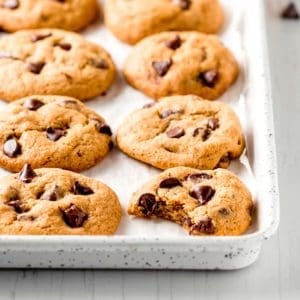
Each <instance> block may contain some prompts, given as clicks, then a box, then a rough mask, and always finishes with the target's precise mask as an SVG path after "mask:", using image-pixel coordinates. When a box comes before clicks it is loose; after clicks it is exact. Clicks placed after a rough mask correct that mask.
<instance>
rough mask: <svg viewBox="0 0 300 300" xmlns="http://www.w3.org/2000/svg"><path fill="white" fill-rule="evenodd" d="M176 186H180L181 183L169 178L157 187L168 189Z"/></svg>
mask: <svg viewBox="0 0 300 300" xmlns="http://www.w3.org/2000/svg"><path fill="white" fill-rule="evenodd" d="M176 186H182V184H181V182H180V181H179V180H178V179H177V178H175V177H169V178H167V179H165V180H163V181H162V182H161V183H160V184H159V187H160V188H163V189H170V188H173V187H176Z"/></svg>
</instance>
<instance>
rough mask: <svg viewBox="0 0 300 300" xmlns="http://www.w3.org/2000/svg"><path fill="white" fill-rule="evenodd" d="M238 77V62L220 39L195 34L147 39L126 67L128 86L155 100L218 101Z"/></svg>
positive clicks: (132, 55) (187, 33) (172, 34)
mask: <svg viewBox="0 0 300 300" xmlns="http://www.w3.org/2000/svg"><path fill="white" fill-rule="evenodd" d="M238 74H239V66H238V63H237V61H236V60H235V58H234V56H233V55H232V53H231V52H230V51H229V50H228V49H227V48H226V47H225V46H224V45H223V44H222V42H221V41H220V40H219V38H218V37H217V36H214V35H206V34H202V33H198V32H191V31H190V32H163V33H159V34H156V35H154V36H150V37H148V38H145V39H144V40H142V41H141V42H140V43H138V44H137V45H136V46H135V47H134V48H133V50H132V51H131V53H130V55H129V57H128V58H127V60H126V62H125V65H124V76H125V78H126V79H127V81H128V83H129V84H131V85H132V86H133V87H134V88H136V89H138V90H140V91H142V92H143V93H145V94H146V95H148V96H150V97H152V98H155V99H158V98H160V97H165V96H171V95H188V94H195V95H198V96H201V97H203V98H205V99H209V100H214V99H217V98H219V97H220V96H221V95H222V94H223V93H224V92H225V91H226V90H227V89H228V88H229V87H230V86H231V85H232V84H233V83H234V82H235V80H236V79H237V77H238Z"/></svg>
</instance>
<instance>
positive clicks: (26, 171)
mask: <svg viewBox="0 0 300 300" xmlns="http://www.w3.org/2000/svg"><path fill="white" fill-rule="evenodd" d="M36 176H37V175H36V173H35V172H34V170H33V169H32V168H31V166H30V165H29V164H25V165H24V167H23V169H22V170H21V172H20V173H19V179H20V180H21V181H23V182H24V183H30V182H31V181H32V180H33V178H34V177H36Z"/></svg>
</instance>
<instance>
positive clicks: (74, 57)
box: [0, 29, 116, 101]
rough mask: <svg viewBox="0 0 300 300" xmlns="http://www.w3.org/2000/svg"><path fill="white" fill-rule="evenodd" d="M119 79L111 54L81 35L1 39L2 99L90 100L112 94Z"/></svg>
mask: <svg viewBox="0 0 300 300" xmlns="http://www.w3.org/2000/svg"><path fill="white" fill-rule="evenodd" d="M115 76H116V69H115V66H114V64H113V62H112V60H111V58H110V56H109V54H108V53H107V52H106V51H105V50H104V49H103V48H101V47H100V46H98V45H96V44H93V43H91V42H88V41H87V40H86V39H84V38H83V37H81V36H80V35H79V34H76V33H71V32H67V31H62V30H55V29H41V30H24V31H19V32H17V33H14V34H11V35H7V36H4V37H2V38H1V39H0V98H2V99H3V100H6V101H12V100H16V99H18V98H22V97H26V96H30V95H66V96H71V97H75V98H77V99H80V100H86V99H90V98H93V97H95V96H98V95H100V94H101V93H103V92H105V91H107V90H108V88H109V87H110V86H111V84H112V82H113V81H114V79H115Z"/></svg>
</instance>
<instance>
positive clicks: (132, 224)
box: [0, 0, 256, 237]
mask: <svg viewBox="0 0 300 300" xmlns="http://www.w3.org/2000/svg"><path fill="white" fill-rule="evenodd" d="M101 2H104V1H100V3H101ZM221 2H222V5H223V6H224V8H225V11H226V17H227V19H226V25H225V27H224V29H223V32H222V33H221V34H220V38H221V39H222V41H223V42H224V44H225V45H226V46H227V47H228V48H230V49H231V51H232V52H233V53H234V55H235V56H236V58H237V60H238V61H239V63H240V66H241V76H240V77H239V79H238V81H237V82H236V83H235V85H234V86H233V87H231V88H230V89H229V91H228V92H227V93H226V94H225V95H224V96H223V97H222V98H221V99H220V100H221V101H222V102H226V103H228V104H229V105H230V106H231V107H232V108H233V109H234V110H235V111H236V113H237V114H238V116H239V118H240V120H241V123H242V127H243V130H244V134H245V136H246V140H247V139H248V138H249V137H250V136H251V133H252V127H251V124H250V122H249V120H248V119H247V114H246V109H245V102H246V101H250V100H249V99H247V98H246V96H245V93H244V91H245V89H246V87H247V86H248V81H247V76H246V75H247V62H246V59H245V57H246V56H245V49H244V47H243V39H242V34H243V9H244V6H245V3H243V2H244V1H239V0H224V1H221ZM82 34H83V35H84V36H85V37H86V38H87V39H88V40H90V41H93V42H95V43H97V44H99V45H101V46H102V47H103V48H105V49H106V50H107V51H108V52H109V53H110V54H111V55H112V57H113V60H114V62H115V63H116V65H117V68H118V70H119V75H118V78H117V80H116V82H115V83H114V85H113V86H112V88H111V89H110V90H109V91H108V93H107V95H106V96H104V97H103V96H102V97H98V98H96V99H94V100H91V101H88V102H86V105H87V106H89V107H91V108H92V109H94V110H95V111H96V112H97V113H99V114H100V115H102V116H103V117H104V118H105V119H106V121H107V123H108V124H109V125H110V126H111V127H112V129H113V131H114V132H116V129H117V128H118V126H119V124H120V123H121V122H122V120H123V119H124V118H125V116H127V115H128V114H129V113H130V112H132V111H133V110H135V109H137V108H140V107H142V106H143V105H144V104H145V103H148V102H150V101H151V99H150V98H149V97H147V96H145V95H143V94H142V93H140V92H139V91H136V90H134V89H133V88H131V87H130V86H129V85H128V84H127V83H126V82H125V81H124V79H123V78H122V75H121V72H120V70H121V69H122V66H123V63H124V61H125V59H126V57H127V55H128V53H129V52H130V49H131V47H130V46H128V45H125V44H123V43H121V42H120V41H118V40H117V39H116V38H115V37H114V36H113V35H112V33H110V32H109V30H108V29H107V28H105V26H104V25H103V23H101V22H98V23H97V24H94V25H92V26H91V27H90V28H88V29H87V30H85V31H84V32H82ZM4 105H6V104H5V103H4V102H1V104H0V106H4ZM230 170H231V171H233V172H234V173H235V174H237V175H238V176H239V177H240V178H241V180H242V181H243V182H244V183H245V184H246V185H247V186H248V187H249V189H250V190H251V192H252V195H253V197H254V199H255V198H256V185H255V178H254V177H253V175H252V172H251V168H250V165H249V161H248V158H247V155H246V154H244V155H243V156H242V157H241V159H240V161H238V160H236V161H234V162H232V164H231V166H230ZM159 172H160V170H157V169H155V168H153V167H150V166H147V165H145V164H143V163H141V162H138V161H135V160H133V159H131V158H129V157H127V156H126V155H125V154H123V153H122V152H120V151H119V150H118V149H114V150H113V151H112V153H111V154H110V155H109V156H108V157H106V158H105V159H104V160H103V161H102V162H101V163H99V164H98V165H96V166H95V167H93V168H91V169H90V170H87V171H85V172H83V174H84V175H86V176H89V177H93V178H96V179H98V180H100V181H102V182H104V183H106V184H107V185H109V186H110V187H111V188H112V189H113V190H114V191H115V192H116V193H117V195H118V196H119V199H120V202H121V205H122V207H123V217H122V221H121V224H120V226H119V229H118V231H117V234H118V235H128V236H129V235H130V236H137V237H139V236H142V237H146V236H149V237H151V236H160V237H162V236H168V237H170V236H175V237H176V236H186V235H187V233H186V232H185V231H184V230H183V229H182V228H181V227H180V226H178V225H176V224H173V223H171V222H168V221H164V220H156V221H149V220H143V219H138V218H134V217H131V216H128V215H127V213H126V207H127V204H128V202H129V200H130V197H131V195H132V193H133V192H134V191H135V190H137V189H138V188H139V187H140V186H141V185H142V184H144V183H145V182H147V181H148V180H149V179H150V178H151V177H153V176H155V175H156V174H158V173H159ZM6 173H7V172H6V171H4V170H0V176H2V175H4V174H6ZM255 228H256V224H255V223H254V224H253V225H252V227H251V228H250V229H249V231H248V232H253V231H255Z"/></svg>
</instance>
